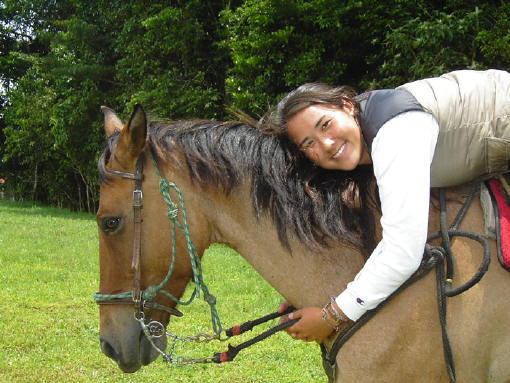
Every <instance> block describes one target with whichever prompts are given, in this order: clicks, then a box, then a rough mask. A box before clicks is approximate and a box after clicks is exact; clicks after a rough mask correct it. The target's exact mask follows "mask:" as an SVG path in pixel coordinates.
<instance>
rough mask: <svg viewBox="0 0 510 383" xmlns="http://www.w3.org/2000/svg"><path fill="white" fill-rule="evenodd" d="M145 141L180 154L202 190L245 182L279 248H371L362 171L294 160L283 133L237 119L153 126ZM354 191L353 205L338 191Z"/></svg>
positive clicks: (367, 176) (230, 188) (228, 189)
mask: <svg viewBox="0 0 510 383" xmlns="http://www.w3.org/2000/svg"><path fill="white" fill-rule="evenodd" d="M149 140H150V145H151V146H152V147H156V146H159V147H160V148H162V149H163V150H164V151H167V152H168V153H170V154H172V153H177V152H181V151H182V153H184V155H185V158H186V165H187V167H188V169H189V173H190V176H191V178H192V179H194V180H196V181H197V182H198V183H199V184H200V185H202V186H203V187H206V188H219V187H221V188H222V190H223V191H224V192H225V193H226V194H229V193H232V192H234V191H235V189H236V187H237V186H239V185H240V183H242V182H250V183H251V197H252V205H253V209H254V211H255V214H256V215H257V217H259V216H260V215H261V214H263V213H267V214H269V215H270V217H271V218H272V220H273V222H274V223H275V225H276V227H277V230H278V235H279V238H280V241H281V242H282V244H283V245H284V246H286V247H288V246H289V242H288V240H289V235H292V236H294V237H295V238H296V239H298V240H299V241H301V242H302V243H304V244H305V245H307V246H308V247H309V248H311V249H315V250H317V249H320V248H324V247H329V246H330V245H331V244H332V243H334V242H336V243H338V242H342V243H345V244H349V245H353V246H355V247H357V248H358V249H360V250H361V251H362V252H363V253H365V255H368V253H369V252H370V251H371V250H372V249H373V247H374V239H373V238H374V237H373V226H374V225H373V215H372V213H371V211H370V209H368V207H367V206H368V202H367V201H368V200H369V198H367V194H368V189H369V187H368V186H369V185H370V184H373V183H372V182H371V180H372V176H371V174H372V173H371V171H370V169H366V170H367V171H361V172H358V173H354V172H341V171H338V172H335V171H325V170H322V169H320V168H317V167H315V166H314V165H313V164H311V163H310V162H309V161H308V160H307V159H305V158H304V157H303V158H302V159H300V160H298V161H297V162H296V160H294V159H293V156H292V155H291V153H290V149H289V148H288V147H289V145H287V143H286V142H285V138H284V137H276V136H271V135H267V134H264V133H262V132H260V131H259V130H258V129H256V128H254V127H251V126H249V125H246V124H242V123H238V122H229V123H223V122H212V121H197V120H193V121H178V122H173V123H169V124H155V125H152V126H151V127H150V134H149ZM115 141H116V136H114V137H110V138H109V139H108V145H107V147H106V149H105V151H104V152H103V154H102V156H101V158H100V161H99V173H100V182H102V181H103V180H104V179H105V177H106V175H105V172H104V169H103V167H104V163H106V162H105V159H106V161H107V159H108V158H109V156H110V155H111V152H112V150H113V147H114V145H115ZM181 165H182V164H181ZM360 174H361V176H360ZM358 192H359V196H360V200H361V206H353V207H350V206H348V205H347V204H346V203H344V201H343V200H344V199H345V198H342V196H344V197H345V196H346V195H349V193H350V194H351V195H352V194H355V193H358ZM358 205H359V204H358Z"/></svg>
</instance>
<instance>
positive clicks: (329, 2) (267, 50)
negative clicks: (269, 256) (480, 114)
mask: <svg viewBox="0 0 510 383" xmlns="http://www.w3.org/2000/svg"><path fill="white" fill-rule="evenodd" d="M509 20H510V6H509V5H508V4H506V3H505V2H499V1H492V2H479V1H475V0H468V1H460V0H445V1H424V0H416V1H412V2H409V1H404V0H344V1H334V0H307V1H305V0H292V1H283V0H231V1H227V2H226V1H224V0H221V1H220V0H206V1H200V0H189V1H184V0H176V1H172V2H170V3H169V2H168V1H163V0H155V1H150V2H140V1H134V0H128V1H123V0H109V1H106V0H98V1H95V2H94V3H93V5H91V3H90V2H89V1H85V0H73V1H72V2H70V1H66V0H22V1H19V0H4V1H0V84H1V85H2V86H1V87H0V107H1V108H2V110H1V111H0V158H1V159H2V161H1V162H0V177H2V178H5V177H7V178H8V179H9V180H10V181H9V186H8V188H9V190H10V191H11V194H12V193H14V194H15V195H16V197H23V198H25V199H27V198H29V199H32V198H36V199H37V200H39V201H41V202H44V203H51V204H58V205H62V206H68V207H71V208H73V209H79V210H89V211H93V210H95V208H96V207H97V197H98V196H97V189H98V188H97V185H96V171H95V167H96V165H95V162H96V158H97V156H98V152H99V151H100V149H101V147H102V145H103V144H102V141H103V135H104V133H103V128H102V116H101V114H100V112H99V107H100V105H107V106H110V107H112V108H114V109H115V110H117V111H118V112H120V114H121V115H122V116H124V117H125V118H126V117H127V116H128V115H129V113H130V111H131V110H132V106H133V104H134V103H135V102H140V103H142V104H143V105H144V107H145V108H146V109H147V110H149V111H150V112H152V113H151V114H154V115H157V117H158V118H159V119H183V118H207V119H226V118H228V116H229V114H228V112H227V110H231V109H237V110H243V111H245V112H247V113H248V114H251V115H253V116H260V115H262V114H263V113H264V112H265V111H266V110H267V108H268V107H269V106H270V105H272V104H274V103H275V102H276V101H277V100H278V99H279V98H280V97H281V96H282V95H283V94H285V93H286V92H288V91H289V90H291V89H293V88H295V87H297V86H299V85H300V84H302V83H304V82H310V81H321V82H327V83H332V84H346V85H351V86H353V87H354V88H355V89H357V90H358V91H364V90H365V89H367V88H382V87H394V86H397V85H400V84H401V83H404V82H407V81H411V80H415V79H417V78H421V77H428V76H433V75H439V74H441V73H443V72H447V71H449V70H454V69H460V68H477V69H478V68H480V69H481V68H489V67H496V68H502V69H508V68H509V66H510V50H509V49H508V47H509V43H510V32H509V31H510V22H509Z"/></svg>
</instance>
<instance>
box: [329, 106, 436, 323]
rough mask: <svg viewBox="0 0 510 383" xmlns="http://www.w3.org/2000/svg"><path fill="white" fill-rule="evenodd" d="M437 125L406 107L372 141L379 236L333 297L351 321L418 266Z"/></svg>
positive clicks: (372, 305)
mask: <svg viewBox="0 0 510 383" xmlns="http://www.w3.org/2000/svg"><path fill="white" fill-rule="evenodd" d="M438 134H439V125H438V123H437V120H436V119H435V118H434V116H432V115H431V114H429V113H426V112H422V111H410V112H405V113H402V114H399V115H398V116H396V117H394V118H392V119H391V120H389V121H387V122H386V123H385V124H384V125H383V126H382V127H381V128H380V130H379V132H378V133H377V135H376V137H375V138H374V141H373V143H372V153H371V155H372V162H373V166H374V174H375V178H376V180H377V185H378V187H379V196H380V200H381V210H382V217H381V226H382V240H381V242H379V244H378V245H377V247H376V248H375V250H374V251H373V252H372V254H371V255H370V257H369V259H368V260H367V262H366V263H365V265H364V266H363V268H362V269H361V271H360V272H359V273H358V274H357V275H356V277H355V278H354V280H353V281H352V282H350V283H349V284H348V285H347V288H346V289H345V290H344V291H343V292H342V293H341V294H340V295H339V296H338V297H337V298H336V302H337V304H338V306H339V307H340V309H341V310H342V311H343V312H344V313H345V315H347V316H348V317H349V318H350V319H352V320H357V319H358V318H359V317H361V315H363V314H364V313H365V312H366V311H367V310H370V309H373V308H375V307H376V306H377V305H378V304H379V303H381V302H382V301H383V300H385V299H386V298H387V297H388V296H389V295H390V294H392V293H393V292H394V291H395V290H396V289H398V287H400V285H401V284H402V283H404V282H405V281H406V280H407V279H408V278H409V277H410V276H411V275H412V274H413V273H414V272H415V271H416V270H417V269H418V267H419V265H420V262H421V259H422V256H423V251H424V248H425V243H426V240H427V231H428V218H429V198H430V165H431V163H432V158H433V156H434V149H435V147H436V142H437V137H438Z"/></svg>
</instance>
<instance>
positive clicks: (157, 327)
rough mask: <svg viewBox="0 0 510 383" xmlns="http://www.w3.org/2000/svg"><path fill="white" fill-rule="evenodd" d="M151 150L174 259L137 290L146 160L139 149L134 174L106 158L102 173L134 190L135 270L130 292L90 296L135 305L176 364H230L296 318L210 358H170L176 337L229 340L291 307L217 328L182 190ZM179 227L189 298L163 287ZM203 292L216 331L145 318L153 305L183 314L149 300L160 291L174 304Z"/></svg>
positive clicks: (142, 323)
mask: <svg viewBox="0 0 510 383" xmlns="http://www.w3.org/2000/svg"><path fill="white" fill-rule="evenodd" d="M149 153H150V156H151V159H152V163H153V165H154V168H155V169H156V173H157V175H158V177H159V186H160V191H161V194H162V195H163V198H164V200H165V202H166V204H167V206H168V218H169V219H170V222H171V232H172V235H171V237H172V238H171V239H172V261H171V264H170V267H169V270H168V273H167V275H166V277H165V278H164V279H163V281H161V283H160V284H159V285H155V286H148V287H147V288H146V289H145V290H142V288H141V262H140V260H141V257H142V246H141V233H142V222H143V219H142V200H143V193H142V183H143V178H144V177H143V161H144V154H143V153H142V154H141V155H140V157H139V158H138V160H137V162H136V168H135V173H130V172H124V171H120V170H115V169H110V168H108V167H107V166H106V161H105V160H104V159H103V160H104V163H103V165H104V166H103V168H104V170H105V172H106V173H108V174H110V175H112V176H115V177H121V178H125V179H130V180H134V181H135V182H134V189H133V218H134V239H133V256H132V260H131V268H132V269H133V271H134V277H133V290H131V291H126V292H123V293H119V294H100V293H95V294H94V300H95V301H96V303H97V304H99V305H108V304H110V305H113V304H128V305H133V306H134V315H135V320H136V321H137V322H138V323H139V324H140V326H141V328H142V331H143V333H144V334H145V336H146V337H147V339H148V341H149V342H150V343H151V345H152V346H153V347H154V348H155V349H156V350H157V352H159V353H160V354H161V355H162V357H163V359H164V360H165V361H167V362H171V363H176V364H178V365H185V364H196V363H223V362H229V361H232V360H233V359H234V358H235V357H236V355H237V354H238V353H239V352H240V351H241V350H243V349H245V348H247V347H249V346H251V345H253V344H255V343H258V342H260V341H262V340H264V339H266V338H267V337H269V336H271V335H273V334H275V333H277V332H278V331H281V330H282V329H284V328H286V327H289V326H291V325H292V324H294V323H295V322H297V321H298V319H295V320H291V321H288V322H285V323H283V324H279V325H278V326H276V327H273V328H271V329H269V330H266V331H265V332H264V333H262V334H260V335H258V336H256V337H255V338H253V339H251V340H248V341H246V342H244V343H242V344H240V345H238V346H232V345H229V350H228V351H226V352H222V353H215V354H214V355H213V356H211V357H205V358H198V359H192V358H185V357H181V356H177V357H174V356H173V354H174V349H175V345H176V342H177V341H181V342H198V343H205V342H210V341H212V340H219V341H226V340H228V339H230V337H232V336H235V335H241V334H242V333H244V332H246V331H251V330H252V329H253V327H254V326H257V325H259V324H263V323H265V322H267V321H269V320H272V319H275V318H278V317H280V316H282V315H286V314H288V313H290V312H291V311H293V310H294V308H293V307H289V308H288V309H287V310H286V311H285V312H283V313H272V314H269V315H266V316H264V317H261V318H258V319H256V320H253V321H248V322H246V323H243V324H242V325H240V326H234V327H232V328H230V329H228V330H225V331H224V330H223V329H222V326H221V321H220V318H219V316H218V313H217V311H216V298H215V297H214V296H213V295H212V294H210V293H209V290H208V288H207V286H206V284H205V283H204V281H203V277H202V266H201V262H200V257H199V256H198V253H197V250H196V249H195V246H194V245H193V243H192V241H191V238H190V233H189V228H188V224H187V218H186V209H185V207H184V200H183V198H182V193H181V191H180V190H179V188H178V186H177V185H176V184H175V183H173V182H168V181H167V180H165V179H164V178H163V177H162V176H161V173H160V172H159V169H158V166H157V163H156V161H155V159H154V155H153V153H152V150H151V148H150V147H149ZM170 189H173V190H174V192H175V193H176V194H177V196H178V200H179V205H178V204H176V203H174V202H173V201H172V198H171V196H170ZM179 212H180V213H181V215H182V221H181V220H179V214H178V213H179ZM176 226H177V227H178V228H179V229H180V230H181V231H182V233H183V234H184V237H185V238H186V244H187V247H188V253H189V255H190V261H191V266H192V269H193V277H194V282H195V290H194V291H193V294H192V295H191V297H190V298H189V300H188V301H186V302H182V301H181V300H179V299H178V298H176V297H174V296H173V295H172V294H170V293H169V292H168V291H166V290H163V289H162V288H163V286H164V285H165V284H166V283H167V282H168V281H169V280H170V276H171V275H172V272H173V269H174V265H175V259H176V247H175V227H176ZM201 292H202V293H203V295H204V300H205V301H206V302H207V303H208V304H209V306H210V309H211V322H212V327H213V330H214V334H204V333H200V334H197V335H196V336H187V337H184V338H182V337H180V336H178V335H175V334H172V333H170V332H168V330H167V329H165V326H164V325H163V324H162V323H160V322H158V321H154V320H152V321H151V320H150V318H149V316H148V315H146V313H145V309H152V310H160V311H165V312H167V313H169V314H170V315H174V316H177V317H181V316H183V314H182V313H181V312H180V311H179V310H177V309H176V308H175V307H169V306H165V305H162V304H159V303H157V302H154V301H153V299H154V298H155V296H156V295H157V294H158V293H163V294H165V295H167V296H169V297H170V298H171V299H172V300H173V301H174V302H176V303H178V304H182V305H188V304H190V303H191V302H192V301H193V300H194V298H195V297H197V298H198V297H199V296H200V293H201ZM223 332H224V333H225V335H226V336H223V335H222V333H223ZM163 335H166V336H168V337H170V338H171V339H172V340H173V344H172V346H171V347H170V352H169V353H168V354H167V353H165V352H164V351H163V350H161V349H160V348H159V346H158V345H157V344H156V342H155V339H156V338H159V337H161V336H163Z"/></svg>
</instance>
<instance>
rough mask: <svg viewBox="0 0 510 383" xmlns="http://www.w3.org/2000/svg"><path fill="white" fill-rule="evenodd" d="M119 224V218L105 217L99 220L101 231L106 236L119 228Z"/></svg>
mask: <svg viewBox="0 0 510 383" xmlns="http://www.w3.org/2000/svg"><path fill="white" fill-rule="evenodd" d="M120 222H121V218H120V217H106V218H103V219H102V220H101V229H102V230H103V231H104V232H105V233H106V234H112V233H113V232H115V231H116V230H117V229H118V228H119V224H120Z"/></svg>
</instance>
